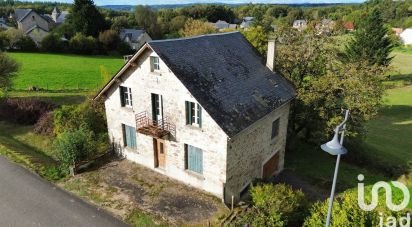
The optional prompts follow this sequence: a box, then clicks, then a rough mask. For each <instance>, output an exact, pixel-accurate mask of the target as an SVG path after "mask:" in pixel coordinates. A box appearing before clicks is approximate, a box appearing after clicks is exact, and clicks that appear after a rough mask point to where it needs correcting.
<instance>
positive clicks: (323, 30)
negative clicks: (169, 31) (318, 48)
mask: <svg viewBox="0 0 412 227" xmlns="http://www.w3.org/2000/svg"><path fill="white" fill-rule="evenodd" d="M335 25H336V22H335V21H333V20H331V19H323V20H322V21H321V22H320V23H317V24H316V26H315V28H316V30H317V31H318V33H319V34H330V33H332V32H333V29H335Z"/></svg>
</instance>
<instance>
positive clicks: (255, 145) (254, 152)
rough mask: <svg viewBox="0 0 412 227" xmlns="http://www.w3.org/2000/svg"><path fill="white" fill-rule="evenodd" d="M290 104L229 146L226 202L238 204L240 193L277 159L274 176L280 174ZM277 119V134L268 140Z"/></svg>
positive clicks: (260, 121)
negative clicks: (273, 159)
mask: <svg viewBox="0 0 412 227" xmlns="http://www.w3.org/2000/svg"><path fill="white" fill-rule="evenodd" d="M289 106H290V105H289V103H286V104H285V105H283V106H282V107H280V108H278V109H276V110H275V111H273V112H272V113H270V114H268V115H266V116H265V117H264V118H263V119H261V120H259V121H257V122H256V123H254V124H253V125H251V126H249V127H248V128H247V129H245V130H243V131H242V132H240V133H239V134H237V135H236V136H234V137H233V138H231V139H230V140H229V142H228V150H227V160H228V162H227V172H226V181H227V183H226V189H225V198H231V197H232V196H234V198H235V200H238V199H239V197H240V194H241V192H242V191H243V190H244V189H245V188H247V187H248V186H249V185H250V183H252V181H253V180H254V179H256V178H262V174H263V173H262V171H263V165H264V164H265V163H266V162H267V161H268V160H269V159H270V158H271V157H273V156H274V155H276V154H278V155H279V163H278V168H277V170H276V173H279V172H280V171H282V170H283V161H284V156H285V145H286V134H287V125H288V120H289ZM276 119H279V120H280V122H279V134H278V135H277V136H276V137H274V138H273V139H272V138H271V135H272V122H273V121H275V120H276Z"/></svg>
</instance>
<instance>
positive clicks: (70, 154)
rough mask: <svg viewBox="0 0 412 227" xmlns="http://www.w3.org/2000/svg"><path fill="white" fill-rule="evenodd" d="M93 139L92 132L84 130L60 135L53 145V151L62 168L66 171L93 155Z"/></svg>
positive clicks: (94, 146) (80, 129)
mask: <svg viewBox="0 0 412 227" xmlns="http://www.w3.org/2000/svg"><path fill="white" fill-rule="evenodd" d="M93 137H94V135H93V132H92V131H90V130H88V129H86V128H79V129H75V130H68V131H65V132H63V133H61V134H60V135H59V136H58V137H57V139H56V141H55V143H54V149H55V153H56V156H57V158H58V159H59V161H60V163H61V164H62V166H63V167H66V169H67V167H69V166H70V165H76V164H78V163H79V162H80V161H84V160H86V159H87V158H89V157H90V156H91V155H93V154H94V153H95V152H96V145H95V142H94V139H93Z"/></svg>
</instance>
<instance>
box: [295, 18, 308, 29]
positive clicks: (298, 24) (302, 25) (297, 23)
mask: <svg viewBox="0 0 412 227" xmlns="http://www.w3.org/2000/svg"><path fill="white" fill-rule="evenodd" d="M292 27H293V28H295V29H298V30H299V31H303V30H305V29H306V27H308V22H307V21H306V20H295V21H293V25H292Z"/></svg>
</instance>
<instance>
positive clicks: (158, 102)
mask: <svg viewBox="0 0 412 227" xmlns="http://www.w3.org/2000/svg"><path fill="white" fill-rule="evenodd" d="M152 117H153V120H154V121H156V122H159V121H161V120H162V119H163V97H162V96H161V95H158V94H152Z"/></svg>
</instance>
